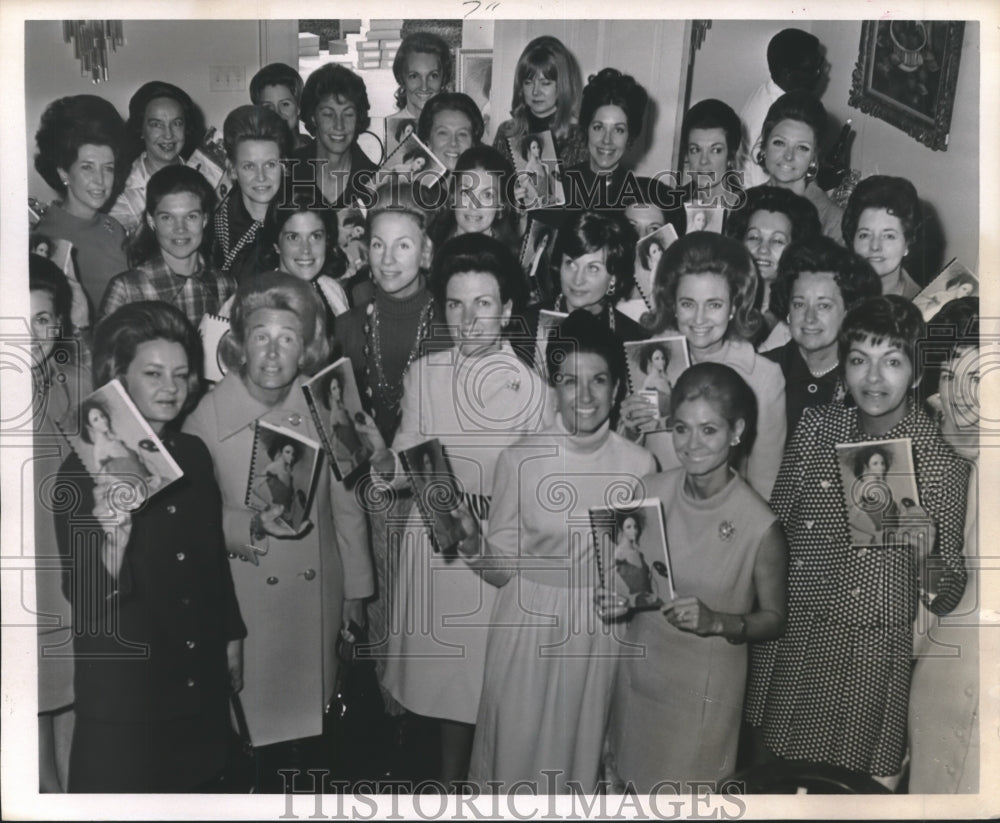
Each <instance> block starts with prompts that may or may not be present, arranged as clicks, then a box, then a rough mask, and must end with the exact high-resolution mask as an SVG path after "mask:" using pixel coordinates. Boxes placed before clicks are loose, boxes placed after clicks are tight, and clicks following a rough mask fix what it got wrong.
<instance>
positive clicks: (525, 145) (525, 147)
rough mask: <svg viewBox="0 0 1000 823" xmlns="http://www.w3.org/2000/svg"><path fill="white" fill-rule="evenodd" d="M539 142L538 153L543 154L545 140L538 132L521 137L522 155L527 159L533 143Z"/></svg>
mask: <svg viewBox="0 0 1000 823" xmlns="http://www.w3.org/2000/svg"><path fill="white" fill-rule="evenodd" d="M532 143H537V144H538V154H539V156H541V153H542V151H543V150H544V149H545V145H544V142H543V141H542V138H541V137H539V136H538V135H537V134H528V135H526V136H524V137H522V138H521V151H520V153H521V157H523V158H524V159H525V160H527V159H528V158H529V157H530V156H531V144H532Z"/></svg>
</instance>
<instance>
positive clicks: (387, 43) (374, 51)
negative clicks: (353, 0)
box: [358, 20, 403, 69]
mask: <svg viewBox="0 0 1000 823" xmlns="http://www.w3.org/2000/svg"><path fill="white" fill-rule="evenodd" d="M402 30H403V21H402V20H372V21H371V27H370V28H369V30H368V33H367V35H366V38H367V39H366V42H365V43H364V44H362V43H358V52H359V57H360V56H361V55H362V54H363V55H364V60H365V61H366V62H367V61H371V62H372V63H373V65H370V66H369V65H364V66H361V65H359V68H383V69H388V68H392V61H393V60H395V59H396V52H397V51H399V47H400V46H401V45H402V43H403V34H402ZM363 47H364V49H365V50H364V51H363V52H362V48H363Z"/></svg>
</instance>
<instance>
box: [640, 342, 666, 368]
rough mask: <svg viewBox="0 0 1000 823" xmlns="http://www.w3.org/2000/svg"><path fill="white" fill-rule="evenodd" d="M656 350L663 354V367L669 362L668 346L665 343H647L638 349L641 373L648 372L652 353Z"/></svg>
mask: <svg viewBox="0 0 1000 823" xmlns="http://www.w3.org/2000/svg"><path fill="white" fill-rule="evenodd" d="M656 352H660V354H662V355H663V365H664V368H665V367H666V365H667V364H668V363H669V362H670V347H669V346H668V345H667V344H666V343H661V342H659V341H657V342H654V343H647V344H646V345H645V346H643V347H642V348H641V349H640V350H639V370H640V371H641V372H642V373H643V374H649V365H650V363H652V362H653V355H654V354H656Z"/></svg>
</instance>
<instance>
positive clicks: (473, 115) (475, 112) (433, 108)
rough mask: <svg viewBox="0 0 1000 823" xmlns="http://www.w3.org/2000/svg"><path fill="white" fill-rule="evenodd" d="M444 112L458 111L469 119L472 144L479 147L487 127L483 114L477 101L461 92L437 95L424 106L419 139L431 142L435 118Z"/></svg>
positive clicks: (421, 113) (419, 121)
mask: <svg viewBox="0 0 1000 823" xmlns="http://www.w3.org/2000/svg"><path fill="white" fill-rule="evenodd" d="M443 111H458V112H461V113H462V114H464V115H465V116H466V117H468V118H469V123H471V124H472V143H473V145H477V146H478V145H479V144H480V143H481V142H482V140H483V133H484V132H485V131H486V126H485V124H484V123H483V113H482V112H481V111H480V110H479V106H477V105H476V101H475V100H473V99H472V98H471V97H469V95H467V94H463V93H462V92H460V91H443V92H441V93H439V94H435V95H434V96H433V97H432V98H431V99H430V100H428V101H427V102H426V103H425V104H424V108H423V110H421V112H420V120H418V121H417V137H419V138H420V139H421V140H422V141H423V142H424V143H426V142H428V141H429V140H430V136H431V129H433V128H434V118H435V117H437V116H438V115H439V114H440V113H441V112H443Z"/></svg>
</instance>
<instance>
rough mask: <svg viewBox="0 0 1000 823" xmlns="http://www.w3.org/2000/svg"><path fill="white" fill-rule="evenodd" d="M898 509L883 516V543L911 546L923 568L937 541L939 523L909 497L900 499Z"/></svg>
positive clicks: (886, 544)
mask: <svg viewBox="0 0 1000 823" xmlns="http://www.w3.org/2000/svg"><path fill="white" fill-rule="evenodd" d="M896 508H898V511H893V512H892V513H891V514H890V513H888V512H887V513H886V514H885V515H883V517H882V545H883V546H909V547H910V549H911V550H912V551H913V553H914V556H915V558H916V561H917V563H918V564H919V565H920V567H921V568H922V567H923V566H924V565H926V563H927V558H928V557H929V556H930V553H931V551H933V549H934V543H935V542H936V541H937V524H936V523H935V522H934V518H932V517H931V516H930V515H929V514H928V513H927V509H925V508H923V507H922V506H918V505H917V504H916V503H914V502H913V501H912V500H910V499H909V498H904V499H903V500H901V501H900V503H899V506H898V507H894V509H896Z"/></svg>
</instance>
